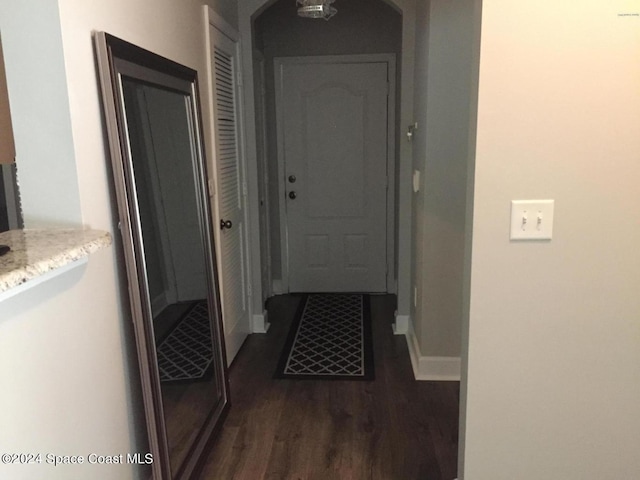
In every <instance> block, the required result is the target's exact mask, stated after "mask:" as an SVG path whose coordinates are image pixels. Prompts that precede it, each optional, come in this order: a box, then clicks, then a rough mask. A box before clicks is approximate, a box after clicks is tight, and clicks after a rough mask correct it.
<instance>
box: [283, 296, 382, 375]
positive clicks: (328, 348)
mask: <svg viewBox="0 0 640 480" xmlns="http://www.w3.org/2000/svg"><path fill="white" fill-rule="evenodd" d="M275 377H276V378H290V379H300V380H301V379H314V380H373V379H374V371H373V341H372V336H371V312H370V306H369V296H368V295H360V294H310V295H307V296H306V297H304V298H303V300H302V302H301V306H300V309H299V310H298V313H297V314H296V318H295V319H294V321H293V323H292V325H291V329H290V331H289V337H288V338H287V342H286V344H285V347H284V349H283V351H282V355H281V356H280V361H279V364H278V369H277V371H276V374H275Z"/></svg>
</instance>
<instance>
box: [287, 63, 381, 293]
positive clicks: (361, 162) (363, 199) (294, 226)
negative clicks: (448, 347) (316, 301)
mask: <svg viewBox="0 0 640 480" xmlns="http://www.w3.org/2000/svg"><path fill="white" fill-rule="evenodd" d="M276 75H277V82H278V83H277V88H278V117H279V118H278V129H279V140H280V142H279V147H280V150H281V155H283V157H284V162H283V163H284V172H283V174H284V178H283V179H281V180H282V181H283V182H284V185H285V189H284V192H283V193H284V196H285V198H284V199H283V201H284V202H285V209H286V214H285V215H286V253H285V257H286V262H288V264H287V266H288V269H287V270H288V280H289V291H291V292H385V291H386V290H387V284H386V280H387V141H388V124H387V92H388V64H387V63H386V62H371V63H355V62H354V63H308V61H307V62H305V63H295V62H287V61H282V63H280V64H279V65H278V68H277V70H276Z"/></svg>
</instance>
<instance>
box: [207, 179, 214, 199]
mask: <svg viewBox="0 0 640 480" xmlns="http://www.w3.org/2000/svg"><path fill="white" fill-rule="evenodd" d="M207 185H208V187H209V196H210V197H213V196H215V194H216V185H215V183H214V181H213V180H211V179H209V180H207Z"/></svg>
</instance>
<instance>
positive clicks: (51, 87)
mask: <svg viewBox="0 0 640 480" xmlns="http://www.w3.org/2000/svg"><path fill="white" fill-rule="evenodd" d="M0 35H2V43H3V50H4V56H5V63H6V71H7V72H6V73H7V87H8V91H9V103H10V105H11V116H12V123H13V130H14V135H15V143H16V165H17V169H18V183H19V185H20V194H21V200H22V211H23V216H24V221H25V226H26V227H29V228H34V227H40V226H46V225H62V224H64V225H68V226H75V225H79V224H80V223H81V216H80V215H81V214H80V198H79V196H78V180H77V173H76V168H75V161H74V154H73V138H72V133H71V120H70V118H69V107H68V104H69V96H68V93H67V86H66V74H65V71H64V63H63V52H62V38H61V33H60V19H59V16H58V8H57V2H52V1H50V0H33V1H30V2H16V1H11V0H0ZM34 132H37V134H35V135H34Z"/></svg>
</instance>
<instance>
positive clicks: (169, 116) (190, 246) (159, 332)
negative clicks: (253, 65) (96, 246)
mask: <svg viewBox="0 0 640 480" xmlns="http://www.w3.org/2000/svg"><path fill="white" fill-rule="evenodd" d="M123 93H124V104H125V111H126V117H127V127H128V129H129V145H130V150H131V157H132V164H133V175H134V177H135V178H134V181H135V186H136V191H137V208H138V213H139V218H140V222H141V227H142V240H143V247H144V262H145V268H146V275H147V283H148V290H149V299H150V301H151V313H152V317H153V333H154V337H155V349H156V354H157V359H158V370H159V373H160V385H161V390H162V404H163V406H164V417H165V424H166V431H167V443H168V447H169V455H170V461H171V467H172V471H173V474H174V475H175V473H176V470H177V469H178V468H179V466H180V465H181V464H182V463H183V462H184V460H185V458H186V456H187V454H188V452H189V450H190V449H191V447H192V446H193V444H194V442H195V440H196V438H197V436H198V435H199V434H200V429H201V426H202V425H203V424H204V422H205V420H206V417H207V416H208V415H209V414H210V412H211V411H212V408H213V407H214V406H215V403H216V402H218V401H220V399H221V397H222V379H220V378H218V377H217V376H216V369H215V368H214V364H213V362H214V348H213V343H212V331H211V322H210V319H209V308H208V305H207V292H208V286H207V273H206V268H207V267H206V265H207V262H206V259H205V252H204V246H203V234H202V232H201V228H202V227H201V222H200V217H199V210H198V201H197V197H196V193H197V185H196V173H197V172H196V171H195V170H194V161H193V156H194V152H193V150H192V149H193V147H192V145H193V142H194V139H193V133H192V131H191V128H192V126H191V115H192V112H191V111H190V108H191V106H190V105H191V103H190V100H189V99H188V97H186V96H185V95H184V94H182V93H178V92H174V91H170V90H164V89H161V88H158V87H154V86H150V85H146V84H143V83H141V82H139V81H137V80H133V79H127V78H124V80H123Z"/></svg>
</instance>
